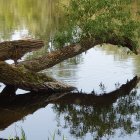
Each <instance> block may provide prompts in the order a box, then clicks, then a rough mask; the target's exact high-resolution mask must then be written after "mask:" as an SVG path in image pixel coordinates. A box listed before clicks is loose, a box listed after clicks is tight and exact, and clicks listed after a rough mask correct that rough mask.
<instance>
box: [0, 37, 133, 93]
mask: <svg viewBox="0 0 140 140" xmlns="http://www.w3.org/2000/svg"><path fill="white" fill-rule="evenodd" d="M103 43H110V44H113V45H117V44H119V45H122V46H125V47H128V48H129V49H130V50H132V51H133V52H135V53H136V49H135V43H134V42H132V41H131V40H129V39H127V38H125V37H124V38H121V39H120V37H117V36H112V38H109V39H108V40H107V41H106V42H103V40H102V39H100V38H99V37H98V38H97V37H89V38H88V37H87V38H83V39H81V41H80V42H79V43H77V44H72V45H69V46H66V47H64V48H62V49H60V50H57V51H53V52H50V53H48V54H45V55H43V56H41V57H40V58H36V59H33V60H31V61H24V62H20V63H19V64H18V65H17V66H16V67H14V66H11V65H9V64H7V63H5V62H3V61H4V60H7V59H13V60H15V63H16V61H17V60H18V59H20V58H21V57H22V56H23V55H24V54H25V53H27V52H30V51H32V50H34V49H39V48H41V47H42V46H43V42H42V41H40V40H18V41H9V42H3V43H0V60H1V62H0V82H2V83H4V84H6V85H9V86H11V85H12V86H14V87H15V88H21V89H25V90H30V91H32V90H33V91H48V92H61V91H62V92H64V91H65V92H66V91H72V90H74V89H75V88H74V87H73V86H69V85H66V84H64V83H62V82H58V81H56V80H55V79H53V78H51V77H49V76H46V75H44V74H41V73H37V72H39V71H41V70H44V69H47V68H50V67H52V66H54V65H56V64H58V63H60V62H62V61H64V60H66V59H68V58H71V57H74V56H76V55H78V54H81V53H82V52H85V51H87V50H88V49H90V48H92V47H94V46H96V45H98V44H103Z"/></svg>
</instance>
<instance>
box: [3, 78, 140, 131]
mask: <svg viewBox="0 0 140 140" xmlns="http://www.w3.org/2000/svg"><path fill="white" fill-rule="evenodd" d="M139 80H140V79H139V78H138V77H137V76H136V77H134V78H133V79H132V80H130V81H129V82H128V83H126V84H124V85H122V86H121V87H120V88H119V89H117V90H115V91H112V92H110V93H106V94H103V95H94V94H82V93H74V92H73V93H71V92H67V93H66V92H64V93H56V94H52V93H47V94H44V93H41V92H38V93H36V92H35V93H34V92H31V93H27V94H20V95H15V96H12V97H7V96H6V97H5V96H3V95H2V93H3V92H5V90H4V91H2V93H1V95H2V96H0V114H1V115H0V129H4V128H6V127H8V126H9V125H10V124H12V123H13V122H16V121H18V120H20V119H22V118H23V117H25V116H26V115H28V114H32V113H34V112H35V111H36V110H38V109H39V108H42V107H46V106H47V105H48V104H49V103H51V104H52V103H53V104H65V105H68V104H79V105H81V106H96V107H101V106H102V107H105V106H109V105H112V103H114V102H115V101H116V100H117V99H118V98H119V97H121V96H126V95H129V94H130V93H131V91H132V89H133V88H135V87H136V85H137V83H138V82H139Z"/></svg>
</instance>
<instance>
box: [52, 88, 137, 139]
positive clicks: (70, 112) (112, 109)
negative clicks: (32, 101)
mask: <svg viewBox="0 0 140 140" xmlns="http://www.w3.org/2000/svg"><path fill="white" fill-rule="evenodd" d="M123 92H125V91H123ZM120 93H121V92H120ZM126 94H127V95H126ZM114 95H115V94H114ZM114 95H113V96H114ZM113 96H112V97H109V98H108V100H106V99H105V96H104V99H105V102H106V104H105V102H102V103H101V102H100V103H101V104H98V103H97V104H94V103H90V102H91V99H90V98H89V99H88V100H87V99H86V98H85V100H86V101H85V102H87V104H86V105H83V104H82V105H75V104H71V103H69V104H63V103H62V102H61V104H56V105H54V107H53V109H54V111H55V112H56V113H57V121H58V124H60V125H61V126H62V127H63V128H69V130H70V134H72V135H73V136H75V137H83V136H85V135H86V134H88V133H91V134H92V135H93V137H94V138H95V139H96V138H97V139H100V138H102V137H106V138H109V137H112V136H114V135H115V134H116V132H117V131H120V136H124V135H131V134H133V133H134V132H136V131H140V125H139V124H138V122H140V106H139V103H138V99H139V98H140V95H139V94H138V93H137V90H136V89H135V90H133V91H132V92H130V93H129V94H128V92H127V91H126V93H125V94H124V93H122V96H120V97H119V96H118V98H116V100H114V99H113ZM114 97H115V96H114ZM104 99H102V101H103V100H104ZM70 100H71V99H70ZM97 100H98V99H96V101H97ZM58 102H59V101H58ZM97 102H98V101H97ZM62 115H64V120H65V121H64V123H63V124H62V122H61V121H62V120H60V119H59V118H60V117H61V116H62ZM134 122H135V123H134ZM136 122H137V123H136Z"/></svg>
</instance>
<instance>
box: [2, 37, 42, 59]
mask: <svg viewBox="0 0 140 140" xmlns="http://www.w3.org/2000/svg"><path fill="white" fill-rule="evenodd" d="M43 46H44V43H43V41H41V40H14V41H5V42H1V43H0V61H5V60H8V59H12V60H14V61H17V60H18V59H20V58H21V57H22V56H24V54H26V53H27V52H31V51H33V50H37V49H40V48H41V47H43Z"/></svg>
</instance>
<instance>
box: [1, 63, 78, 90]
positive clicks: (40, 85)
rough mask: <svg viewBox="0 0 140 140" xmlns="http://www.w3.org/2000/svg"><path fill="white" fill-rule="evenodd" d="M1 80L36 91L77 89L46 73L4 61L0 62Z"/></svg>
mask: <svg viewBox="0 0 140 140" xmlns="http://www.w3.org/2000/svg"><path fill="white" fill-rule="evenodd" d="M0 81H1V82H2V83H4V84H6V85H11V86H14V87H15V88H21V89H24V90H30V91H36V92H37V91H42V92H44V91H45V92H63V91H71V90H74V89H75V88H74V87H73V86H69V85H66V84H64V83H62V82H58V81H56V80H55V79H53V78H51V77H49V76H47V75H45V74H42V73H35V72H31V71H27V70H26V69H24V68H23V67H18V68H17V67H15V66H11V65H9V64H7V63H5V62H2V61H1V62H0Z"/></svg>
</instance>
